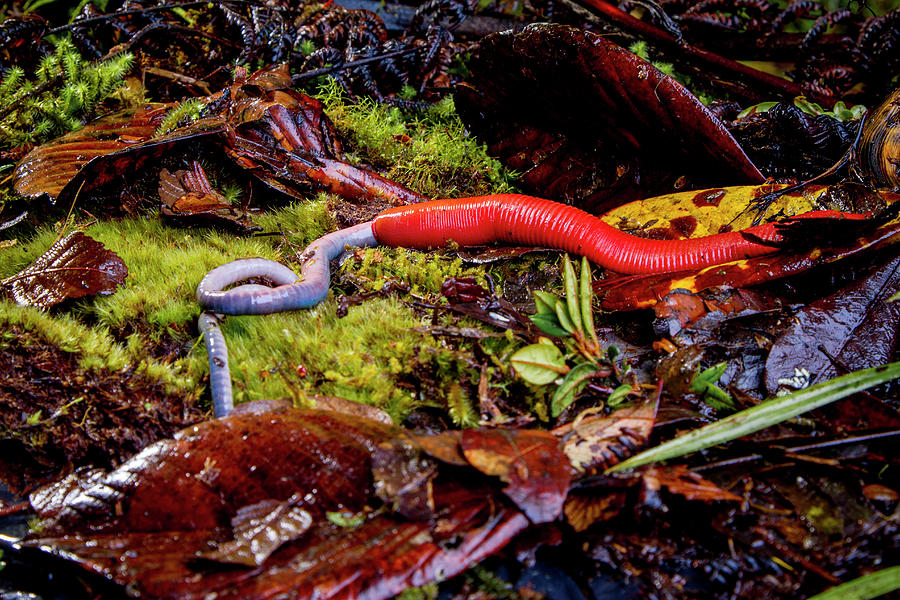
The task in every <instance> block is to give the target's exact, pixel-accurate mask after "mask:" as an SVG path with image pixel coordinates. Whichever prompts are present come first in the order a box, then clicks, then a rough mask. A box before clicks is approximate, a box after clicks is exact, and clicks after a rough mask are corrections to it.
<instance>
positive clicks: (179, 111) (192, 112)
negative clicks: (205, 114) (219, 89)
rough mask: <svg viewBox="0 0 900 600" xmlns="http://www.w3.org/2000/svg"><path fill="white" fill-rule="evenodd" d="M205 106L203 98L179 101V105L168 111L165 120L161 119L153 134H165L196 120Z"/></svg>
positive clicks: (156, 135)
mask: <svg viewBox="0 0 900 600" xmlns="http://www.w3.org/2000/svg"><path fill="white" fill-rule="evenodd" d="M204 106H206V103H205V102H204V101H203V99H202V98H189V99H187V100H185V101H184V102H179V103H178V106H175V107H174V108H172V109H171V110H170V111H169V112H167V113H166V116H165V117H163V120H162V121H160V123H159V126H158V127H157V128H156V131H155V132H154V134H153V135H154V137H160V136H163V135H165V134H167V133H169V132H170V131H172V130H173V129H175V128H177V127H181V126H183V125H185V124H186V123H190V122H191V121H196V120H197V117H199V116H200V111H201V110H203V107H204Z"/></svg>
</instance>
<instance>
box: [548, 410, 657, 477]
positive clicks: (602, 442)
mask: <svg viewBox="0 0 900 600" xmlns="http://www.w3.org/2000/svg"><path fill="white" fill-rule="evenodd" d="M658 401H659V396H658V395H656V398H655V399H654V400H650V401H647V402H643V403H640V404H636V405H634V406H629V407H626V408H620V409H619V410H617V411H615V412H613V413H612V414H610V415H604V414H601V413H597V412H596V411H594V410H593V409H588V410H587V411H585V412H584V413H582V414H580V415H578V417H576V418H575V420H574V421H572V422H571V423H567V424H566V425H563V426H562V427H558V428H557V429H555V430H554V433H555V434H556V435H557V436H558V437H559V438H560V439H561V440H562V449H563V452H565V454H566V456H567V457H568V459H569V462H571V464H572V466H573V467H574V468H575V469H577V470H578V471H588V470H592V469H605V468H608V467H610V466H612V465H614V464H616V463H618V462H619V461H620V460H623V459H625V458H627V457H628V456H630V455H631V454H633V453H634V450H635V448H637V447H640V446H641V445H643V444H644V443H645V442H646V441H647V438H648V437H649V436H650V432H651V431H652V430H653V424H654V423H655V422H656V408H657V403H658Z"/></svg>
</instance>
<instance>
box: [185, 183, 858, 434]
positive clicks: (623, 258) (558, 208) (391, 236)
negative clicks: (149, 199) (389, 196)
mask: <svg viewBox="0 0 900 600" xmlns="http://www.w3.org/2000/svg"><path fill="white" fill-rule="evenodd" d="M800 216H801V217H805V218H815V217H818V218H837V217H845V218H851V219H860V218H864V217H865V215H858V214H847V213H840V212H837V211H815V212H811V213H806V214H804V215H800ZM779 239H780V238H779V234H778V231H777V229H776V225H775V224H773V223H767V224H764V225H758V226H756V227H751V228H749V229H744V230H742V231H733V232H727V233H720V234H717V235H711V236H707V237H703V238H695V239H686V240H651V239H646V238H641V237H638V236H634V235H631V234H628V233H625V232H623V231H619V230H618V229H616V228H615V227H611V226H610V225H607V224H606V223H604V222H603V221H601V220H600V219H599V218H597V217H595V216H593V215H591V214H589V213H586V212H584V211H583V210H580V209H577V208H574V207H572V206H567V205H565V204H559V203H558V202H553V201H551V200H544V199H543V198H535V197H532V196H523V195H520V194H496V195H493V196H479V197H474V198H460V199H456V200H433V201H431V202H422V203H419V204H410V205H405V206H399V207H396V208H391V209H388V210H386V211H384V212H382V213H381V214H379V215H378V216H377V217H375V220H374V221H368V222H366V223H361V224H359V225H356V226H354V227H350V228H347V229H342V230H340V231H336V232H334V233H330V234H328V235H326V236H324V237H322V238H320V239H318V240H316V241H315V242H313V243H312V244H310V245H309V247H308V248H307V249H306V251H305V252H304V257H306V260H305V261H304V263H303V265H302V266H301V268H300V273H301V275H302V278H298V277H297V275H296V274H295V273H294V272H293V271H291V270H290V269H288V268H287V267H285V266H284V265H281V264H279V263H277V262H275V261H272V260H267V259H263V258H249V259H242V260H236V261H233V262H230V263H228V264H225V265H222V266H221V267H216V268H215V269H213V270H212V271H210V272H209V273H208V274H207V275H206V276H205V277H204V278H203V280H202V281H201V282H200V285H199V286H197V301H198V302H199V303H200V305H201V306H203V308H204V309H205V310H206V311H207V312H205V313H204V314H203V315H201V317H200V321H199V327H200V330H201V332H202V334H203V338H204V341H205V343H206V350H207V353H208V356H209V371H210V391H211V393H212V397H213V410H214V414H215V415H216V417H222V416H225V415H227V414H228V413H229V412H231V409H232V407H233V401H232V394H231V375H230V372H229V370H228V350H227V348H226V346H225V339H224V337H223V336H222V332H221V331H220V330H219V319H218V318H217V317H216V316H215V314H214V313H222V314H228V315H261V314H270V313H276V312H282V311H288V310H296V309H298V308H309V307H311V306H315V305H316V304H318V303H319V302H321V301H322V300H324V299H325V297H326V296H327V295H328V284H329V278H330V273H329V267H328V263H329V261H330V260H332V259H334V258H337V257H338V256H340V254H341V253H342V252H343V251H344V250H345V249H346V248H347V247H348V246H359V247H366V246H376V245H378V244H379V243H380V244H385V245H388V246H395V247H404V248H421V249H427V248H436V247H440V246H444V245H446V244H447V243H448V242H449V241H451V240H452V241H453V242H455V243H456V244H459V245H460V246H478V245H483V244H490V243H493V242H507V243H515V244H524V245H529V246H540V247H545V248H555V249H558V250H564V251H566V252H571V253H573V254H578V255H582V256H586V257H587V258H588V259H589V260H591V261H593V262H594V263H596V264H598V265H600V266H602V267H605V268H607V269H611V270H613V271H617V272H619V273H626V274H649V273H665V272H672V271H681V270H688V269H700V268H704V267H708V266H712V265H717V264H721V263H726V262H730V261H733V260H738V259H743V258H751V257H754V256H762V255H765V254H770V253H772V252H774V251H775V250H776V249H777V248H776V247H775V246H774V245H773V243H775V242H778V241H779ZM757 240H759V241H757ZM261 277H265V278H267V279H269V280H270V281H272V282H273V283H275V287H268V286H265V285H258V284H244V285H239V286H237V287H234V288H231V289H225V288H227V287H228V286H229V285H232V284H235V283H239V282H241V281H245V280H247V279H251V278H261Z"/></svg>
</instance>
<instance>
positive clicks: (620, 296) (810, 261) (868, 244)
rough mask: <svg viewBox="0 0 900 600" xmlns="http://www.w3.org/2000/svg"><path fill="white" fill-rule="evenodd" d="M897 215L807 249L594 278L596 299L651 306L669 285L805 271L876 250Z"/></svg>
mask: <svg viewBox="0 0 900 600" xmlns="http://www.w3.org/2000/svg"><path fill="white" fill-rule="evenodd" d="M898 233H900V220H898V219H894V220H893V221H890V222H888V223H885V224H884V225H880V226H878V227H877V228H876V229H875V230H874V231H861V232H860V234H859V236H858V237H857V238H856V239H855V240H852V241H841V242H837V243H835V244H834V245H832V246H824V245H818V244H817V245H816V246H815V247H812V248H809V249H807V250H803V251H800V250H794V249H792V250H785V251H782V252H779V253H777V254H771V255H768V256H760V257H757V258H751V259H748V260H738V261H734V262H730V263H725V264H722V265H716V266H712V267H707V268H705V269H702V270H700V271H680V272H677V273H663V274H657V275H634V276H628V277H619V278H612V279H603V280H600V281H596V282H594V290H595V292H596V293H597V299H598V303H599V305H600V307H601V308H603V309H605V310H636V309H639V308H649V307H652V306H653V305H655V304H656V303H657V302H659V300H660V299H662V298H665V296H666V294H668V293H669V292H671V291H673V290H678V289H684V290H688V291H691V292H699V291H701V290H705V289H709V288H713V287H724V286H727V287H748V286H753V285H758V284H760V283H765V282H767V281H774V280H776V279H781V278H784V277H789V276H791V275H796V274H798V273H802V272H804V271H807V270H809V269H811V268H813V267H815V266H817V265H821V264H827V263H831V262H834V261H837V260H840V259H842V258H847V257H850V256H855V255H858V254H861V253H863V252H874V251H875V250H877V249H879V248H883V247H885V246H888V245H890V244H893V243H896V242H897V241H898V236H897V234H898Z"/></svg>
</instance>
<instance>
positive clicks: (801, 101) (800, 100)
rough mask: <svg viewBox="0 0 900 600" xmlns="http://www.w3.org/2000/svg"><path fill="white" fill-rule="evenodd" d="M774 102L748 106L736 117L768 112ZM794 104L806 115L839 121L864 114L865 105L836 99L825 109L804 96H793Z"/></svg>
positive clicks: (773, 105) (850, 119) (854, 118)
mask: <svg viewBox="0 0 900 600" xmlns="http://www.w3.org/2000/svg"><path fill="white" fill-rule="evenodd" d="M776 104H778V102H760V103H759V104H754V105H753V106H748V107H747V108H745V109H744V110H742V111H741V112H740V113H739V114H738V116H737V118H738V119H743V118H744V117H747V116H750V115H753V114H756V113H764V112H768V111H770V110H772V109H773V108H774V107H775V105H776ZM794 106H796V107H797V108H799V109H800V110H802V111H803V112H805V113H806V114H808V115H812V116H814V117H815V116H818V115H825V116H828V117H832V118H834V119H837V120H838V121H841V122H843V121H852V120H856V119H859V118H861V117H862V116H863V115H864V114H866V107H865V106H863V105H862V104H856V105H854V106H847V105H846V104H844V102H843V101H842V100H838V101H837V102H835V103H834V107H833V108H832V109H831V110H825V109H824V108H822V107H821V106H820V105H818V104H816V103H815V102H810V101H809V100H808V99H807V98H806V96H797V97H796V98H794Z"/></svg>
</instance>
